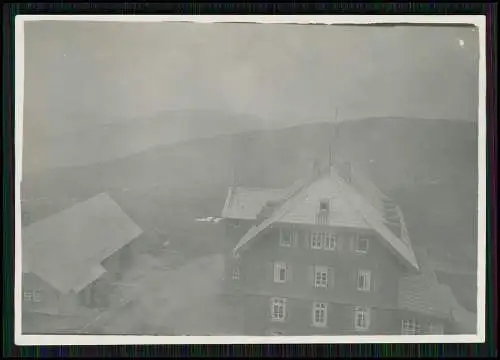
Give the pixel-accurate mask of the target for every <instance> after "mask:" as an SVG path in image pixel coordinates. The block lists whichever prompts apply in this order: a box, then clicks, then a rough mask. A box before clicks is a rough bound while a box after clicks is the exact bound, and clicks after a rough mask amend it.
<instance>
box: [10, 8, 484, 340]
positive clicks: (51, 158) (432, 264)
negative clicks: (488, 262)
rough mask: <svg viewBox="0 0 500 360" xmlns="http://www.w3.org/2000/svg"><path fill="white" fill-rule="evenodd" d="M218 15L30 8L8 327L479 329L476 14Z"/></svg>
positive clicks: (320, 335) (158, 331)
mask: <svg viewBox="0 0 500 360" xmlns="http://www.w3.org/2000/svg"><path fill="white" fill-rule="evenodd" d="M40 18H42V17H40ZM132 18H133V16H132ZM226 18H227V19H226V20H225V21H215V22H208V21H204V22H197V21H196V20H193V21H148V20H147V19H145V20H144V21H127V20H126V17H125V18H123V17H122V18H120V19H119V20H117V19H116V18H115V19H109V20H106V19H101V20H99V21H93V20H92V17H89V18H88V19H85V18H84V19H82V18H79V19H76V20H78V21H59V20H58V19H55V18H54V19H48V20H45V21H37V20H38V19H28V20H24V21H22V22H21V21H19V23H18V24H17V26H19V29H20V35H19V34H18V35H19V38H18V39H17V41H19V42H20V43H16V49H19V52H17V53H16V69H17V66H18V64H19V67H20V70H19V72H18V73H17V74H16V77H17V78H16V79H17V80H16V81H19V80H20V79H21V80H22V81H20V82H16V85H17V84H18V83H21V84H22V83H24V86H22V87H20V90H19V92H18V93H17V94H16V96H18V98H17V99H18V100H19V101H21V103H20V104H19V102H18V106H19V108H18V109H17V114H18V118H17V124H18V126H17V131H18V134H17V136H18V140H19V141H21V140H22V153H21V149H20V148H18V149H17V164H18V165H19V166H21V168H20V169H18V170H19V172H18V176H17V180H18V194H17V195H18V199H17V200H18V202H19V205H20V207H19V208H18V213H17V215H18V218H17V221H18V233H17V235H18V236H17V238H16V265H17V267H16V290H15V292H16V325H17V328H16V333H17V334H18V338H17V339H18V340H20V341H21V342H24V343H30V342H31V343H33V342H35V343H36V342H42V343H44V341H46V342H48V343H58V342H60V343H64V342H68V341H70V342H72V343H81V342H85V341H86V342H87V343H100V342H101V341H105V340H102V339H104V338H107V339H108V340H106V341H115V342H117V343H124V342H125V343H126V342H127V341H133V340H130V339H136V340H137V336H140V335H141V336H142V337H141V339H143V340H139V341H144V343H148V342H151V343H155V342H159V343H168V342H177V343H190V342H207V343H224V342H232V341H235V342H252V341H253V342H263V343H265V342H278V343H279V342H302V343H303V342H349V343H355V342H377V341H378V342H386V341H387V342H422V343H424V342H453V341H457V339H460V341H464V339H469V340H468V341H471V342H472V341H473V340H474V339H475V340H476V341H480V340H478V339H481V338H482V339H483V340H481V341H484V316H485V315H484V306H485V305H484V291H485V290H484V287H485V283H484V281H485V280H484V271H485V265H484V259H485V239H484V236H485V233H484V221H485V220H484V209H483V207H484V206H485V205H484V202H483V200H484V191H485V190H484V188H483V187H484V176H485V175H484V171H485V167H484V166H485V164H484V163H483V161H484V154H483V153H482V151H483V150H482V147H484V141H485V136H484V131H485V130H484V127H485V121H486V120H485V115H484V102H483V97H484V93H482V92H481V91H484V89H483V86H484V83H483V82H484V78H483V75H482V74H483V71H484V70H483V69H482V66H483V65H484V64H483V63H482V62H483V61H484V59H483V57H484V55H482V53H481V52H482V51H484V48H483V44H482V41H483V40H482V39H483V38H482V36H483V34H482V31H483V30H484V29H482V28H481V27H480V26H478V25H477V23H474V21H477V19H476V18H475V17H472V19H473V21H471V22H470V23H469V24H456V23H450V24H448V26H436V24H435V23H434V24H433V23H428V24H427V25H426V26H421V24H419V26H416V25H417V24H416V23H415V24H413V25H412V24H406V25H398V24H397V22H396V23H394V24H393V25H394V26H382V25H381V24H377V23H373V24H371V25H369V26H359V25H357V24H356V23H355V22H356V21H351V22H349V21H347V20H344V23H340V22H339V20H335V19H336V17H332V18H333V20H332V21H333V23H330V24H300V23H276V21H275V19H277V18H279V17H267V19H268V20H266V21H264V22H263V23H255V22H248V19H247V20H245V21H247V22H238V21H237V19H235V21H234V22H231V23H229V22H228V21H229V19H231V17H226ZM295 18H297V17H295ZM351 18H352V19H354V20H355V19H359V18H360V17H356V16H354V17H351ZM393 18H394V17H392V18H391V21H393ZM134 19H135V18H134ZM425 19H426V17H422V19H421V20H420V22H424V23H425ZM69 20H71V19H69ZM400 20H401V21H404V17H401V18H400ZM336 21H338V22H339V23H336ZM346 21H347V23H346ZM16 30H17V29H16ZM21 126H22V127H21ZM21 155H22V162H21ZM21 175H22V178H21ZM478 184H479V185H478ZM478 194H479V195H478ZM482 199H483V200H482ZM478 209H480V210H479V213H478ZM102 335H113V337H112V339H114V340H109V337H104V336H102ZM144 335H147V336H144ZM461 336H462V337H461ZM23 339H24V340H23ZM43 339H45V340H43ZM69 339H71V340H69ZM89 339H90V340H89ZM100 339H101V340H100ZM127 339H129V340H127ZM454 339H455V340H454Z"/></svg>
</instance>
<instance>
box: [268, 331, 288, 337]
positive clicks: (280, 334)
mask: <svg viewBox="0 0 500 360" xmlns="http://www.w3.org/2000/svg"><path fill="white" fill-rule="evenodd" d="M269 333H270V335H271V336H283V335H285V333H284V332H283V331H280V330H270V331H269Z"/></svg>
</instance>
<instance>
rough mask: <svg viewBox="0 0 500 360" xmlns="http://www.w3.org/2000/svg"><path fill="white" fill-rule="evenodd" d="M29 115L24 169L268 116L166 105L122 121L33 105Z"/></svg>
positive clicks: (99, 157) (110, 156) (104, 156)
mask: <svg viewBox="0 0 500 360" xmlns="http://www.w3.org/2000/svg"><path fill="white" fill-rule="evenodd" d="M28 116H29V117H28ZM26 117H27V118H26V119H25V123H26V129H25V132H24V152H25V154H24V163H23V170H24V173H25V174H27V173H34V172H38V171H43V170H45V169H49V168H53V167H62V166H75V165H76V166H83V165H89V164H93V163H97V162H103V161H111V160H114V159H118V158H122V157H126V156H130V155H132V154H136V153H140V152H142V151H144V150H147V149H149V148H151V147H154V146H157V145H165V144H173V143H178V142H184V141H188V140H192V139H198V138H203V137H206V138H210V137H213V136H216V135H221V134H232V133H237V132H242V131H247V130H251V129H253V128H256V127H257V128H262V127H263V126H264V125H265V124H264V120H262V119H260V118H258V117H255V116H250V115H245V114H238V113H233V112H225V111H217V110H183V109H180V110H167V111H163V112H160V113H157V114H154V115H153V116H150V117H146V118H132V119H125V120H123V119H120V120H119V121H118V120H113V119H111V120H108V121H105V120H103V119H92V118H91V119H90V120H89V121H86V120H85V119H83V118H81V116H77V115H75V116H74V117H73V118H71V119H68V121H67V122H66V123H57V124H56V125H53V124H51V122H50V121H49V119H43V118H41V119H40V118H39V117H38V116H37V114H36V113H34V114H33V111H32V112H31V113H29V114H28V115H27V116H26ZM34 119H37V120H36V121H35V120H34ZM51 126H52V127H51ZM82 149H85V151H82Z"/></svg>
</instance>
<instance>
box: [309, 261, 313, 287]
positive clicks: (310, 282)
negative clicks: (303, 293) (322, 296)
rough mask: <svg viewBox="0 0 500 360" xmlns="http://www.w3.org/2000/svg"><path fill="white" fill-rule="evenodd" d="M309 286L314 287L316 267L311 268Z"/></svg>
mask: <svg viewBox="0 0 500 360" xmlns="http://www.w3.org/2000/svg"><path fill="white" fill-rule="evenodd" d="M308 277H309V284H310V286H312V287H314V266H309V276H308Z"/></svg>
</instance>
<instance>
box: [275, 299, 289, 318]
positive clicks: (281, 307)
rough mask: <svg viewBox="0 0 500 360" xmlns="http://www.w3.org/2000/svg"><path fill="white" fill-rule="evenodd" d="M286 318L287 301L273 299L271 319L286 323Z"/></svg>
mask: <svg viewBox="0 0 500 360" xmlns="http://www.w3.org/2000/svg"><path fill="white" fill-rule="evenodd" d="M285 317H286V299H283V298H272V299H271V319H272V320H273V321H284V320H285Z"/></svg>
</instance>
